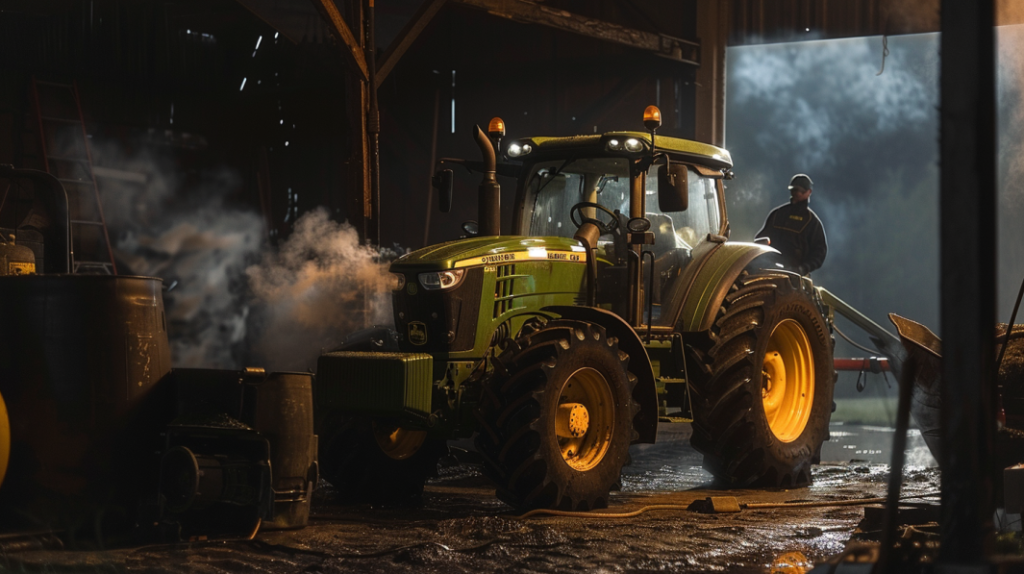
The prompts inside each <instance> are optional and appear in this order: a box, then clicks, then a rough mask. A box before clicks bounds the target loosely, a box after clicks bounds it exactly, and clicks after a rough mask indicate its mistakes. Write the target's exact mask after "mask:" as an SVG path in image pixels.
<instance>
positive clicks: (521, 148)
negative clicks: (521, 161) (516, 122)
mask: <svg viewBox="0 0 1024 574" xmlns="http://www.w3.org/2000/svg"><path fill="white" fill-rule="evenodd" d="M531 151H533V146H531V145H530V144H518V143H514V144H512V145H510V146H508V150H507V151H506V152H505V153H506V154H507V155H508V157H520V156H524V155H528V154H529V153H530V152H531Z"/></svg>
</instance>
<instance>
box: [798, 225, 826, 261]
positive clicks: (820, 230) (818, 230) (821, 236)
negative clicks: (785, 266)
mask: <svg viewBox="0 0 1024 574" xmlns="http://www.w3.org/2000/svg"><path fill="white" fill-rule="evenodd" d="M815 223H817V225H815V226H814V229H813V230H812V231H811V236H810V238H809V240H808V243H807V257H804V262H803V263H802V264H801V265H800V273H801V274H806V273H810V272H811V271H814V270H816V269H818V268H819V267H821V264H822V263H824V262H825V256H826V255H828V241H827V240H826V239H825V227H824V226H823V225H822V224H821V220H820V219H817V217H815Z"/></svg>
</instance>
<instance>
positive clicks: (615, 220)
mask: <svg viewBox="0 0 1024 574" xmlns="http://www.w3.org/2000/svg"><path fill="white" fill-rule="evenodd" d="M584 207H593V208H596V209H599V210H601V211H603V212H605V213H607V214H608V215H609V216H610V217H611V218H612V219H611V221H610V222H608V223H604V222H603V221H601V220H600V219H595V218H593V217H587V216H586V215H583V211H582V210H583V208H584ZM577 214H579V220H577V219H576V215H577ZM569 219H571V220H572V224H573V225H575V226H576V229H579V228H580V227H583V224H584V223H592V224H594V225H596V226H597V228H598V229H600V230H601V235H605V234H606V233H611V232H613V231H615V230H616V229H618V227H619V216H618V215H615V212H614V211H612V210H610V209H608V208H607V207H605V206H603V205H601V204H600V203H593V202H590V201H581V202H580V203H577V204H576V205H574V206H572V209H570V210H569Z"/></svg>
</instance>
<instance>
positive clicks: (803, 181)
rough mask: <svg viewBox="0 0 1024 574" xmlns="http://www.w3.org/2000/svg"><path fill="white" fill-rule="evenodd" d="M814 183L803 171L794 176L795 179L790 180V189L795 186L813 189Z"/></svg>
mask: <svg viewBox="0 0 1024 574" xmlns="http://www.w3.org/2000/svg"><path fill="white" fill-rule="evenodd" d="M812 185H814V182H813V181H811V178H810V177H809V176H808V175H807V174H803V173H798V174H796V175H794V176H793V179H791V180H789V189H793V188H794V187H802V188H804V189H811V186H812Z"/></svg>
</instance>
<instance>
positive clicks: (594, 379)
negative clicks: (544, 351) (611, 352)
mask: <svg viewBox="0 0 1024 574" xmlns="http://www.w3.org/2000/svg"><path fill="white" fill-rule="evenodd" d="M614 428H615V400H614V398H613V397H612V391H611V388H610V387H609V385H608V381H607V380H606V379H605V378H604V375H602V374H601V373H599V372H598V371H597V370H595V369H592V368H590V367H584V368H582V369H579V370H578V371H576V372H575V373H573V374H572V376H570V377H569V378H568V379H567V380H566V381H565V384H563V385H562V390H561V392H560V393H559V404H558V410H557V411H556V413H555V435H556V437H557V439H558V448H559V450H561V452H562V459H563V460H564V461H565V463H566V464H568V465H569V466H570V467H572V468H573V469H575V470H579V471H587V470H590V469H592V468H594V467H595V466H597V465H598V464H599V463H600V462H601V460H602V459H604V455H605V454H607V453H608V447H609V446H610V445H611V438H612V431H613V430H614Z"/></svg>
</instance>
